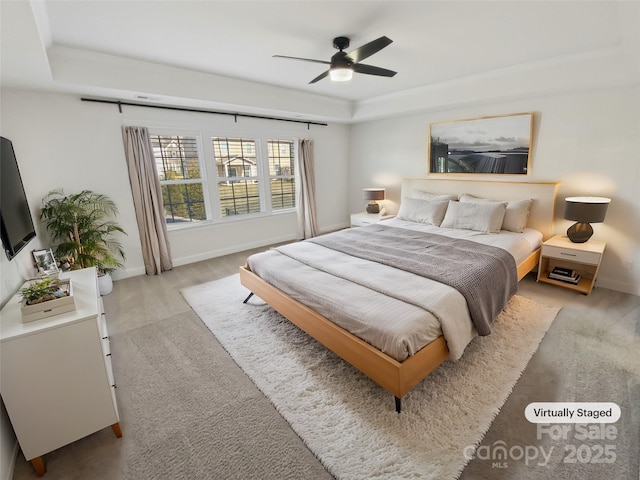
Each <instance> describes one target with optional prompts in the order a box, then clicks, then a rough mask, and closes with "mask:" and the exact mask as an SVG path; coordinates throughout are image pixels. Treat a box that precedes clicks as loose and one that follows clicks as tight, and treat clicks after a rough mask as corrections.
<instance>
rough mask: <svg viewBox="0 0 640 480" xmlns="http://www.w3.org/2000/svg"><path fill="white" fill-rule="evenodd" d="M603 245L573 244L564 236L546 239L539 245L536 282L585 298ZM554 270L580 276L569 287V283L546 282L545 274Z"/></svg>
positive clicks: (594, 278)
mask: <svg viewBox="0 0 640 480" xmlns="http://www.w3.org/2000/svg"><path fill="white" fill-rule="evenodd" d="M605 245H606V242H601V241H598V240H589V241H588V242H585V243H573V242H572V241H571V240H569V238H568V237H566V236H564V235H556V236H555V237H552V238H550V239H549V240H547V241H546V242H544V243H543V244H542V252H541V254H540V264H539V265H538V281H539V282H545V283H550V284H552V285H557V286H559V287H564V288H568V289H570V290H575V291H577V292H580V293H584V294H585V295H589V294H590V293H591V290H593V286H594V285H595V283H596V276H597V275H598V270H599V269H600V263H601V262H602V254H603V253H604V247H605ZM555 267H564V268H568V269H571V270H574V271H575V272H576V273H578V274H579V275H580V281H579V282H578V283H577V284H576V285H573V284H572V283H569V282H564V281H562V280H555V279H553V278H549V272H551V271H552V270H553V269H554V268H555Z"/></svg>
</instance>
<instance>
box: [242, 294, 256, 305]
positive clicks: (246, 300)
mask: <svg viewBox="0 0 640 480" xmlns="http://www.w3.org/2000/svg"><path fill="white" fill-rule="evenodd" d="M251 297H253V292H251V293H250V294H249V296H248V297H247V298H245V299H244V302H242V303H247V302H248V301H249V299H250V298H251Z"/></svg>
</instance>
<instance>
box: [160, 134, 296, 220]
mask: <svg viewBox="0 0 640 480" xmlns="http://www.w3.org/2000/svg"><path fill="white" fill-rule="evenodd" d="M176 133H179V134H176ZM150 136H151V144H152V147H153V155H154V158H155V162H156V169H157V172H158V177H159V179H160V186H161V188H162V199H163V203H164V212H165V220H166V222H167V225H168V226H169V227H171V228H179V227H180V226H181V225H183V226H184V225H188V224H194V223H198V222H203V221H207V222H216V221H218V222H219V221H223V220H226V219H233V218H237V217H241V216H243V215H269V214H271V213H274V212H285V211H288V210H292V209H294V208H295V207H296V183H295V182H296V180H295V174H296V172H295V143H294V141H292V140H274V139H269V138H268V137H266V136H264V137H258V136H256V137H252V136H240V135H239V136H216V135H215V132H211V131H209V132H207V131H204V130H203V131H197V130H191V131H187V130H181V131H178V132H176V130H175V129H174V130H168V129H165V128H158V129H157V130H155V131H150ZM205 138H206V139H208V141H205V142H204V143H203V142H202V139H205Z"/></svg>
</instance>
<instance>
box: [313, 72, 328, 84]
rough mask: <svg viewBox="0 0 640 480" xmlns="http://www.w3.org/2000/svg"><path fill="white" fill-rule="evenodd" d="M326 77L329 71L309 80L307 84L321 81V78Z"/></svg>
mask: <svg viewBox="0 0 640 480" xmlns="http://www.w3.org/2000/svg"><path fill="white" fill-rule="evenodd" d="M327 75H329V70H327V71H326V72H323V73H321V74H320V75H318V76H317V77H316V78H314V79H313V80H311V81H310V82H309V83H316V82H318V81H320V80H322V79H323V78H325V77H326V76H327Z"/></svg>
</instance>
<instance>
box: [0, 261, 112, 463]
mask: <svg viewBox="0 0 640 480" xmlns="http://www.w3.org/2000/svg"><path fill="white" fill-rule="evenodd" d="M60 278H70V279H71V282H72V286H73V295H74V297H75V302H76V310H75V311H72V312H68V313H63V314H59V315H55V316H53V317H49V318H45V319H42V320H36V321H33V322H30V323H22V320H21V314H20V301H21V298H20V297H19V296H18V295H15V296H14V297H13V298H12V299H11V300H10V301H9V302H8V303H7V305H5V307H4V308H3V309H2V311H1V312H0V340H1V343H0V356H1V361H2V363H1V364H0V368H1V372H0V373H1V376H0V393H1V394H2V398H3V400H4V403H5V405H6V407H7V413H8V414H9V418H10V419H11V423H12V424H13V428H14V430H15V432H16V435H17V437H18V442H19V443H20V447H21V448H22V451H23V453H24V456H25V458H26V459H27V460H29V461H31V463H32V464H33V467H34V469H35V470H36V473H37V474H38V475H44V473H45V465H44V460H43V458H42V456H43V455H44V454H46V453H48V452H51V451H53V450H55V449H57V448H60V447H62V446H64V445H67V444H69V443H71V442H74V441H76V440H78V439H80V438H83V437H85V436H87V435H89V434H91V433H94V432H97V431H98V430H101V429H103V428H105V427H108V426H111V428H112V429H113V431H114V433H115V434H116V435H117V436H118V437H120V436H122V432H121V430H120V423H119V416H118V406H117V403H116V396H115V384H114V379H113V371H112V368H111V353H110V350H109V336H108V333H107V325H106V318H105V315H104V311H103V308H102V299H101V298H100V297H99V294H98V286H97V275H96V270H95V268H86V269H83V270H76V271H73V272H68V273H63V274H61V275H60Z"/></svg>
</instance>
